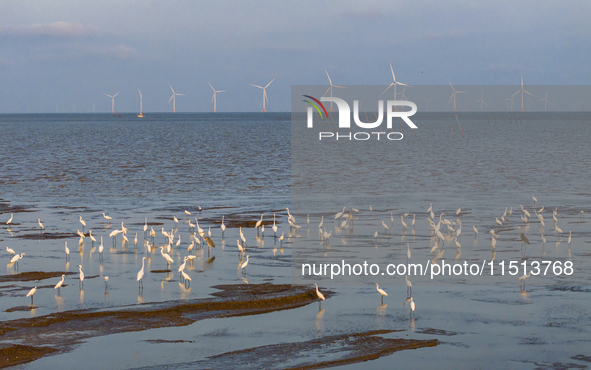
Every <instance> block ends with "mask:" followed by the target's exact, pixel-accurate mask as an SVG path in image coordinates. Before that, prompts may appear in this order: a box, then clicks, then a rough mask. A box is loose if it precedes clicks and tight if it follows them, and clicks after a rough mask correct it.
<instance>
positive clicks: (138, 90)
mask: <svg viewBox="0 0 591 370" xmlns="http://www.w3.org/2000/svg"><path fill="white" fill-rule="evenodd" d="M137 92H139V93H140V96H142V92H141V91H140V88H139V87H138V88H137Z"/></svg>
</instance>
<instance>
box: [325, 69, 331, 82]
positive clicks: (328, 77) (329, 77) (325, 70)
mask: <svg viewBox="0 0 591 370" xmlns="http://www.w3.org/2000/svg"><path fill="white" fill-rule="evenodd" d="M324 72H326V77H328V83H329V84H330V85H331V86H332V81H331V80H330V76H329V75H328V71H327V70H326V68H324Z"/></svg>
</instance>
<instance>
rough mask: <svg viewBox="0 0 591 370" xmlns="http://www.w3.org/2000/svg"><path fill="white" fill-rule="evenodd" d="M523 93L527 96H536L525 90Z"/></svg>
mask: <svg viewBox="0 0 591 370" xmlns="http://www.w3.org/2000/svg"><path fill="white" fill-rule="evenodd" d="M523 92H524V93H526V94H529V95H531V96H534V95H533V94H532V93H530V92H529V91H525V90H523Z"/></svg>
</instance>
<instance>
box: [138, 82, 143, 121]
mask: <svg viewBox="0 0 591 370" xmlns="http://www.w3.org/2000/svg"><path fill="white" fill-rule="evenodd" d="M137 92H139V93H140V114H138V115H137V116H138V117H139V118H143V117H144V109H143V107H142V100H143V97H144V96H143V95H142V92H141V91H140V88H139V87H138V88H137Z"/></svg>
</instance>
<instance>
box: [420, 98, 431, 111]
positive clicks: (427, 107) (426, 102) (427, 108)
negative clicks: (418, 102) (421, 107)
mask: <svg viewBox="0 0 591 370" xmlns="http://www.w3.org/2000/svg"><path fill="white" fill-rule="evenodd" d="M422 99H423V100H424V101H425V110H426V111H427V112H428V111H429V102H430V101H431V99H433V98H429V99H425V98H422Z"/></svg>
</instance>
